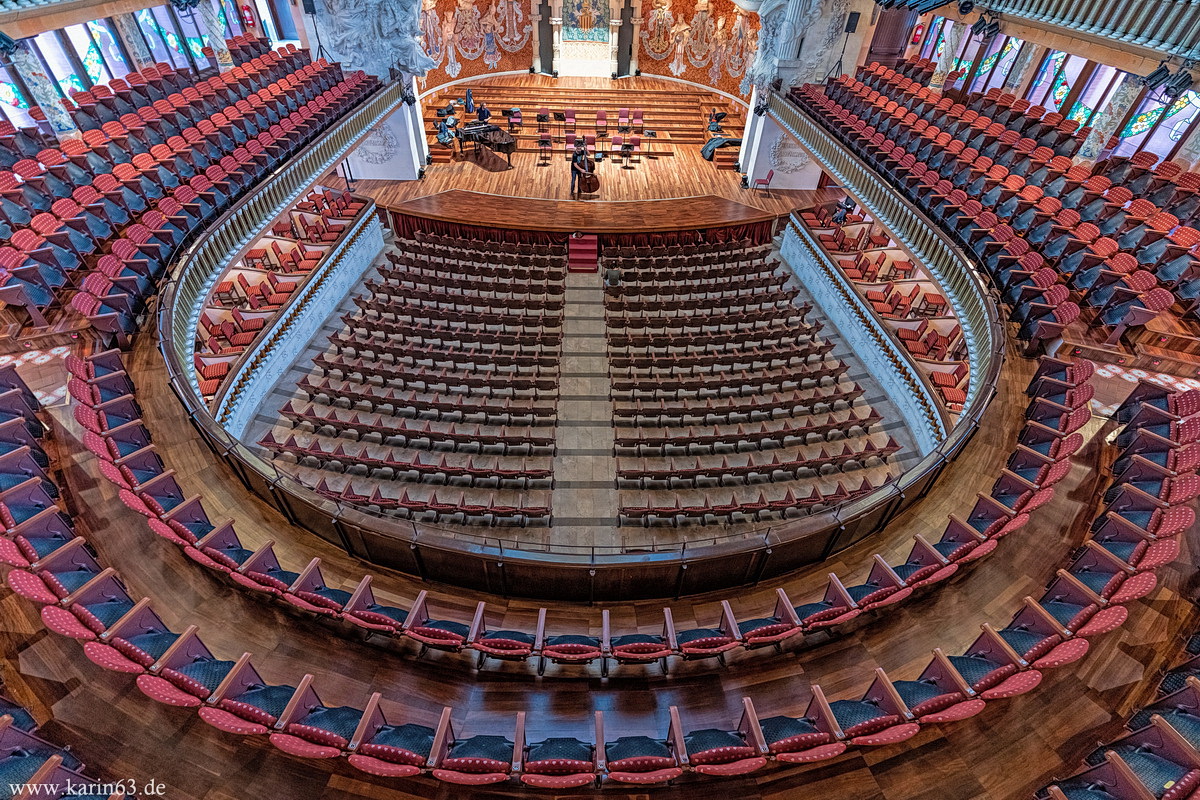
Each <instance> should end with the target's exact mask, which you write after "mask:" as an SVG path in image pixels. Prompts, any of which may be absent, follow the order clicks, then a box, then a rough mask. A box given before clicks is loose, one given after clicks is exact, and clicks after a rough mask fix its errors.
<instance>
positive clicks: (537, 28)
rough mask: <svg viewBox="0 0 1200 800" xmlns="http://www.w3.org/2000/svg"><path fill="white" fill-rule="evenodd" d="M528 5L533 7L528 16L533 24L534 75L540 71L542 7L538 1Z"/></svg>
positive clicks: (534, 0) (535, 0)
mask: <svg viewBox="0 0 1200 800" xmlns="http://www.w3.org/2000/svg"><path fill="white" fill-rule="evenodd" d="M530 5H531V6H532V7H533V10H532V12H531V13H530V15H529V21H530V22H531V23H532V24H533V31H532V39H533V71H534V72H535V73H536V72H541V71H542V14H541V11H542V7H541V4H540V3H539V2H538V0H533V2H532V3H531V4H530Z"/></svg>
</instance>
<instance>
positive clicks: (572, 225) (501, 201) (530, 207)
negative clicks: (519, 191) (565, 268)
mask: <svg viewBox="0 0 1200 800" xmlns="http://www.w3.org/2000/svg"><path fill="white" fill-rule="evenodd" d="M390 208H391V210H393V211H396V212H399V213H401V214H410V215H412V216H416V217H421V218H423V219H432V220H438V221H441V222H454V223H458V224H461V225H481V226H483V227H486V228H509V229H513V230H526V231H567V232H571V231H583V232H585V233H646V232H650V231H680V230H697V229H701V228H721V227H726V226H730V225H744V224H747V223H751V222H764V221H766V220H771V219H774V218H775V215H774V214H771V213H768V212H765V211H763V210H761V209H758V208H752V207H750V206H746V205H742V204H741V203H738V202H735V201H733V200H728V199H726V198H724V197H714V196H713V195H706V196H701V197H686V198H680V199H669V200H666V199H664V200H624V201H588V202H575V201H571V200H544V199H539V198H535V197H506V196H502V195H495V194H485V193H483V192H471V191H465V190H462V189H452V190H450V191H446V192H440V193H438V194H435V195H429V196H427V197H418V198H416V199H413V200H408V201H405V202H402V203H398V204H396V205H394V206H390Z"/></svg>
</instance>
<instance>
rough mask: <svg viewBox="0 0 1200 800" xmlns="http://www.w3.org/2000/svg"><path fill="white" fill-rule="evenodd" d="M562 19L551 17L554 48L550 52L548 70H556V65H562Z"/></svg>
mask: <svg viewBox="0 0 1200 800" xmlns="http://www.w3.org/2000/svg"><path fill="white" fill-rule="evenodd" d="M562 23H563V21H562V17H561V16H558V17H551V18H550V27H551V28H552V29H553V30H554V46H553V48H552V50H551V53H552V54H551V56H550V69H551V70H552V71H557V70H558V65H559V64H561V63H562Z"/></svg>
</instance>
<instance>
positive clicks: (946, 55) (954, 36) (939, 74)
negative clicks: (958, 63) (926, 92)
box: [929, 22, 967, 92]
mask: <svg viewBox="0 0 1200 800" xmlns="http://www.w3.org/2000/svg"><path fill="white" fill-rule="evenodd" d="M966 30H967V24H966V23H965V22H956V23H954V25H953V26H952V27H951V28H950V33H949V34H947V36H946V38H945V40H943V42H942V56H941V58H939V59H938V63H937V69H935V70H934V71H933V77H932V78H930V79H929V88H930V89H933V90H934V91H936V92H940V91H942V89H943V88H944V87H945V86H946V78H947V77H949V75H950V73H951V72H953V71H954V61H955V57H956V56H957V55H958V46H959V45H960V44H962V37H963V33H964V32H965V31H966Z"/></svg>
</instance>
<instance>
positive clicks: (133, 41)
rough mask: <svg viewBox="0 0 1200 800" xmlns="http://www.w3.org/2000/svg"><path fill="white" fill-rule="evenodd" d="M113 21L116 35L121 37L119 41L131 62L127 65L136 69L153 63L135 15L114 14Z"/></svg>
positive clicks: (152, 57)
mask: <svg viewBox="0 0 1200 800" xmlns="http://www.w3.org/2000/svg"><path fill="white" fill-rule="evenodd" d="M113 21H114V22H116V23H117V36H119V37H121V43H122V44H124V45H125V50H126V51H127V52H128V53H129V58H130V60H131V61H132V62H133V63H131V64H130V65H129V66H131V67H133V69H134V70H135V71H136V70H140V69H142V68H143V67H148V66H150V65H151V64H153V63H154V56H152V55H151V54H150V48H148V47H146V40H145V39H143V38H142V34H141V26H140V25H139V24H138V21H137V17H135V16H134V15H133V14H116V15H114V16H113Z"/></svg>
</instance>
